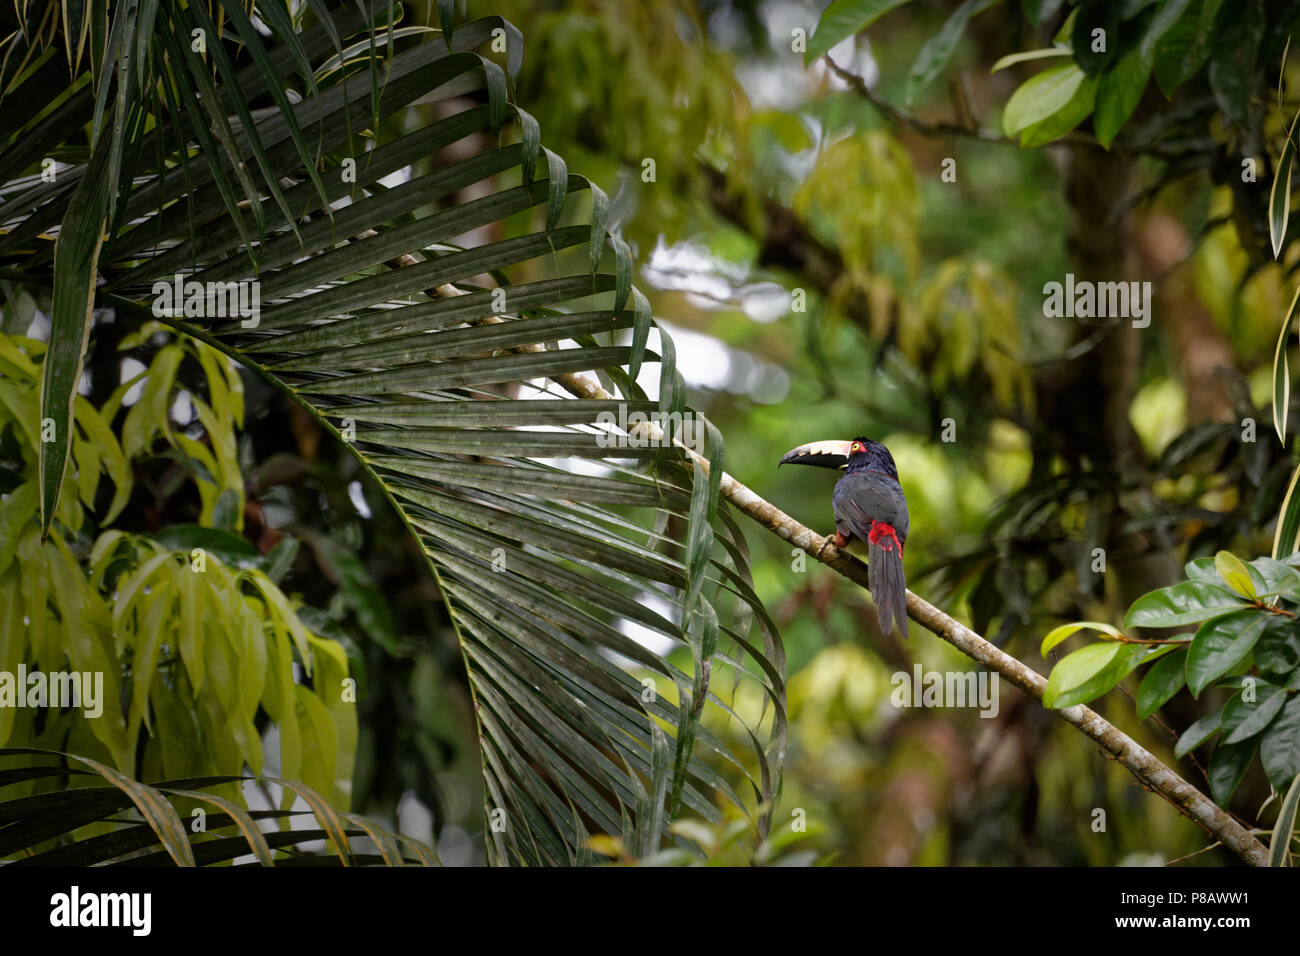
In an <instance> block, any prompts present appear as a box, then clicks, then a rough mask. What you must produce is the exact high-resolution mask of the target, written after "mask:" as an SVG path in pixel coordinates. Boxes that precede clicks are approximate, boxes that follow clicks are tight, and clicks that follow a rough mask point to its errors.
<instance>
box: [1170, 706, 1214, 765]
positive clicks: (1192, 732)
mask: <svg viewBox="0 0 1300 956" xmlns="http://www.w3.org/2000/svg"><path fill="white" fill-rule="evenodd" d="M1222 720H1223V710H1222V709H1221V708H1220V709H1217V710H1213V711H1211V712H1210V713H1208V714H1206V715H1205V716H1204V717H1202V718H1200V719H1199V720H1197V721H1196V723H1194V724H1192V726H1190V727H1188V728H1187V729H1186V730H1185V731H1183V734H1182V736H1181V737H1179V738H1178V743H1177V744H1176V745H1175V746H1174V756H1176V757H1177V758H1178V759H1179V760H1181V759H1182V758H1183V757H1186V756H1187V755H1188V754H1189V753H1191V752H1192V751H1193V750H1195V749H1196V748H1197V747H1199V746H1200V745H1201V744H1203V743H1205V742H1206V741H1207V740H1209V739H1210V737H1212V736H1213V735H1214V734H1216V733H1218V731H1219V724H1220V722H1221V721H1222Z"/></svg>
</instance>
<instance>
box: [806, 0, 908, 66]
mask: <svg viewBox="0 0 1300 956" xmlns="http://www.w3.org/2000/svg"><path fill="white" fill-rule="evenodd" d="M907 2H908V0H834V2H833V3H832V4H831V5H830V6H828V7H827V8H826V9H825V10H824V11H823V12H822V16H821V19H820V20H818V21H817V29H816V31H814V32H813V34H812V36H810V37H809V38H808V49H807V50H806V51H805V52H804V56H803V61H804V65H807V64H810V63H812V62H813V61H814V60H817V59H819V58H820V57H822V56H823V55H824V54H826V53H827V52H828V51H829V50H830V48H831V47H833V46H835V45H836V44H838V43H839V42H840V41H841V40H844V39H847V38H848V37H851V36H855V35H857V34H858V33H861V32H862V31H863V30H865V29H866V28H867V27H869V26H871V24H873V23H875V22H876V21H877V20H878V19H880V18H881V17H882V16H884V15H885V14H886V13H888V12H889V11H890V10H893V9H894V8H895V7H901V6H902V5H903V4H905V3H907Z"/></svg>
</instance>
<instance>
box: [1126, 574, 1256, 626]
mask: <svg viewBox="0 0 1300 956" xmlns="http://www.w3.org/2000/svg"><path fill="white" fill-rule="evenodd" d="M1245 606H1246V601H1245V599H1244V598H1242V597H1240V596H1239V595H1236V594H1233V593H1232V592H1231V591H1229V590H1228V589H1227V588H1225V587H1223V586H1222V585H1216V584H1206V583H1204V582H1201V581H1183V582H1181V583H1179V584H1173V585H1170V586H1169V587H1166V588H1160V589H1159V590H1157V591H1152V592H1151V593H1150V594H1145V595H1143V596H1142V597H1140V598H1138V599H1137V600H1136V601H1134V602H1133V606H1132V607H1130V608H1129V610H1128V614H1126V615H1125V616H1124V627H1126V628H1130V627H1177V626H1179V625H1181V624H1194V623H1196V622H1197V621H1204V620H1205V619H1206V618H1210V617H1214V616H1215V615H1217V614H1223V613H1224V612H1226V611H1233V610H1237V609H1240V608H1244V607H1245Z"/></svg>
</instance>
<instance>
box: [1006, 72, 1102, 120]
mask: <svg viewBox="0 0 1300 956" xmlns="http://www.w3.org/2000/svg"><path fill="white" fill-rule="evenodd" d="M1083 83H1084V74H1083V71H1082V70H1080V69H1079V68H1078V67H1077V66H1075V65H1074V64H1073V63H1066V64H1062V65H1061V66H1055V67H1052V68H1051V69H1050V70H1044V71H1043V72H1042V73H1039V74H1038V75H1036V76H1033V77H1031V78H1030V79H1028V80H1026V81H1025V82H1024V83H1023V84H1021V86H1020V88H1019V89H1017V90H1016V91H1015V93H1013V94H1012V95H1011V99H1010V100H1009V101H1008V102H1007V106H1006V109H1005V110H1004V111H1003V114H1002V129H1003V131H1004V132H1005V133H1006V134H1007V135H1008V136H1015V135H1016V134H1017V133H1019V132H1020V131H1021V130H1023V129H1025V128H1026V127H1029V126H1033V125H1034V124H1035V123H1040V122H1042V121H1043V120H1045V119H1047V118H1048V117H1049V116H1051V115H1052V114H1053V113H1056V112H1057V111H1059V110H1061V109H1063V108H1064V107H1065V106H1066V105H1067V104H1069V103H1070V101H1071V100H1072V99H1073V98H1074V95H1075V93H1077V92H1078V90H1079V88H1080V87H1081V86H1083Z"/></svg>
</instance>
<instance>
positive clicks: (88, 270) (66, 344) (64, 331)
mask: <svg viewBox="0 0 1300 956" xmlns="http://www.w3.org/2000/svg"><path fill="white" fill-rule="evenodd" d="M114 143H117V140H116V139H115V138H113V137H105V138H104V139H102V140H100V143H99V146H98V147H97V148H96V150H95V153H94V159H93V160H92V163H91V165H90V168H89V169H87V170H86V173H85V175H84V176H82V178H81V180H80V181H79V182H78V184H77V187H76V189H75V190H74V192H73V197H72V201H71V202H70V203H69V205H68V214H67V215H66V216H65V217H64V219H63V223H62V225H61V226H60V228H59V237H58V239H57V240H56V242H55V246H54V295H53V302H52V304H51V307H50V346H49V349H48V350H47V352H46V354H45V361H44V363H43V364H42V366H41V420H42V421H43V422H52V423H53V431H54V434H53V440H52V441H42V442H41V449H40V450H41V455H40V481H41V530H42V532H45V533H47V532H48V531H49V529H50V525H51V523H52V522H53V521H54V513H55V510H56V507H57V505H58V500H59V491H60V489H61V488H62V485H63V472H64V469H65V468H66V467H67V462H68V449H69V448H70V447H71V445H72V442H71V428H72V405H73V400H74V399H75V397H76V394H77V386H78V385H79V384H80V383H81V369H82V365H83V364H84V360H85V354H86V345H87V343H88V341H89V338H90V318H91V314H92V312H93V306H94V298H95V278H96V267H97V266H98V263H99V250H100V246H101V245H102V244H103V240H104V222H105V219H106V217H107V215H108V204H109V198H110V195H111V193H112V192H114V191H115V189H116V184H115V183H110V182H109V180H108V167H109V164H110V163H109V160H110V156H109V153H110V151H111V150H112V148H113V144H114ZM118 147H119V148H120V143H118Z"/></svg>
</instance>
